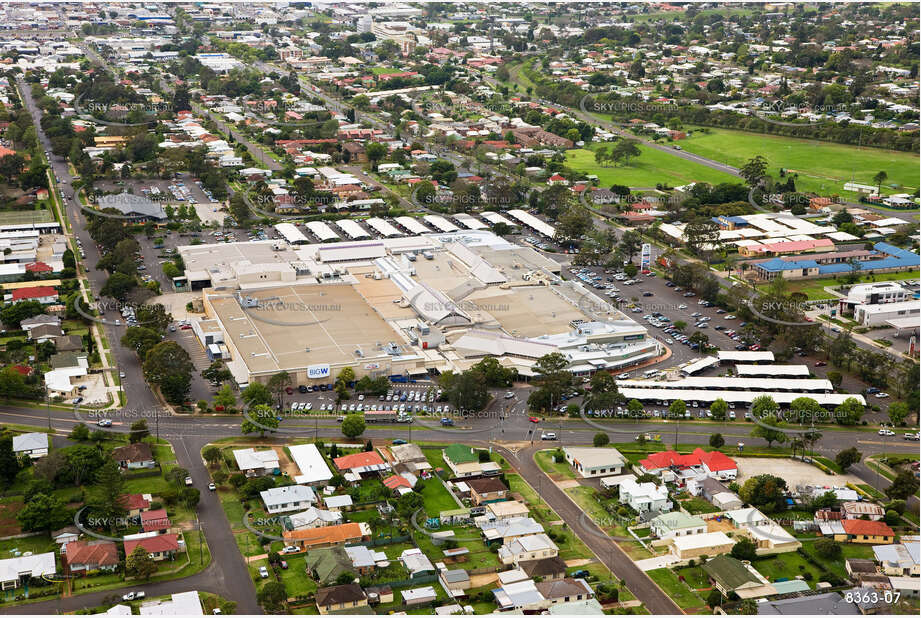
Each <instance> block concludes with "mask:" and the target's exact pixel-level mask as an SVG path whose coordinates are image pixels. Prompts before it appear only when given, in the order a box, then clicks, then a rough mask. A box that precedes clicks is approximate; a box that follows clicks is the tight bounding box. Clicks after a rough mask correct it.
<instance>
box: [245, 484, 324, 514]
mask: <svg viewBox="0 0 921 618" xmlns="http://www.w3.org/2000/svg"><path fill="white" fill-rule="evenodd" d="M259 495H260V496H261V497H262V501H263V502H264V503H265V510H266V511H267V512H269V513H285V512H287V511H298V510H301V509H307V508H309V507H310V506H312V505H314V504H316V503H317V494H316V493H315V492H314V491H313V489H312V488H310V487H309V486H307V485H288V486H286V487H272V488H271V489H267V490H265V491H261V492H259Z"/></svg>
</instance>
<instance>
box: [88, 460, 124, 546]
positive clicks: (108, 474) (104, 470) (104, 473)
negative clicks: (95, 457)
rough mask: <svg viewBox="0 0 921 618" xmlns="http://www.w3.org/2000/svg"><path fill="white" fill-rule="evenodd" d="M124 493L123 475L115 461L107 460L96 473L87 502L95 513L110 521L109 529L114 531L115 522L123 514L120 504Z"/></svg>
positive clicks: (122, 507)
mask: <svg viewBox="0 0 921 618" xmlns="http://www.w3.org/2000/svg"><path fill="white" fill-rule="evenodd" d="M124 493H125V477H124V475H123V474H122V472H121V470H120V469H119V467H118V464H117V463H115V462H114V461H107V462H106V463H105V464H104V465H103V466H102V467H101V468H100V469H99V471H98V472H97V473H96V484H95V485H93V487H92V488H91V490H90V496H89V500H88V502H89V504H90V506H91V507H92V509H93V513H94V514H95V515H97V516H99V517H101V518H103V520H104V521H106V520H108V521H109V522H110V524H109V526H108V527H109V530H112V531H114V530H115V528H116V522H117V521H118V520H119V518H121V517H124V516H125V513H126V511H125V507H124V506H123V505H122V496H123V495H124Z"/></svg>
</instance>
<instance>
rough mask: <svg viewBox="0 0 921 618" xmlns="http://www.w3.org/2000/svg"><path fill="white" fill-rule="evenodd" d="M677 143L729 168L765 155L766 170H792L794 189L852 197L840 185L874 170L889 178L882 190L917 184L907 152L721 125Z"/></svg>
mask: <svg viewBox="0 0 921 618" xmlns="http://www.w3.org/2000/svg"><path fill="white" fill-rule="evenodd" d="M679 143H680V144H681V147H682V148H683V149H685V150H687V151H688V152H693V153H695V154H699V155H701V156H702V157H707V158H708V159H713V160H715V161H720V162H721V163H728V164H729V165H732V166H734V167H741V166H743V165H745V163H746V162H747V161H748V160H749V159H751V158H752V157H754V156H755V155H757V154H760V155H761V156H763V157H764V158H765V159H767V161H768V173H769V174H771V176H773V177H774V178H777V177H778V175H779V170H780V168H781V167H783V168H786V169H788V170H795V171H796V172H797V174H798V175H799V177H798V179H797V181H796V188H797V189H799V190H800V191H814V192H816V193H819V194H825V195H831V194H835V193H837V194H839V195H842V196H845V197H849V198H856V195H855V194H852V193H845V191H844V183H846V182H850V181H854V182H859V183H861V184H867V185H873V184H876V183H874V182H873V176H874V175H876V173H877V172H880V171H885V172H886V174H888V176H889V178H888V180H886V182H885V183H883V193H884V194H887V193H913V192H914V191H916V190H917V187H918V163H919V159H918V156H917V155H914V154H911V153H908V152H898V151H894V150H881V149H879V148H857V147H856V146H845V145H842V144H832V143H829V142H819V141H812V140H805V139H795V138H790V137H777V136H770V135H762V134H758V133H748V132H745V131H730V130H726V129H710V132H709V133H708V134H703V133H698V132H696V131H695V132H694V133H693V134H692V135H691V136H690V137H689V138H687V139H684V140H681V141H680V142H679ZM891 185H896V186H895V187H892V186H891Z"/></svg>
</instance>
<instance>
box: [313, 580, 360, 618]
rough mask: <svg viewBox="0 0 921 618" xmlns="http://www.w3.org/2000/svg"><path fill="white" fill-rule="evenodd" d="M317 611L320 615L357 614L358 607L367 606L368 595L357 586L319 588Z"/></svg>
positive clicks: (343, 585) (345, 585)
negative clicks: (334, 613)
mask: <svg viewBox="0 0 921 618" xmlns="http://www.w3.org/2000/svg"><path fill="white" fill-rule="evenodd" d="M316 600H317V609H318V610H319V611H320V613H321V614H329V613H333V612H343V613H357V612H356V611H355V610H356V608H359V607H366V606H367V605H368V595H367V594H365V591H364V590H362V588H361V586H359V585H358V584H342V585H340V586H329V587H327V588H320V589H319V590H317V594H316Z"/></svg>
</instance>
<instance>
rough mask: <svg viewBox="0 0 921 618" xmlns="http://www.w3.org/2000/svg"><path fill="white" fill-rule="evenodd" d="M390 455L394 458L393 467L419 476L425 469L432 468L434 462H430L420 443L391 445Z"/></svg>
mask: <svg viewBox="0 0 921 618" xmlns="http://www.w3.org/2000/svg"><path fill="white" fill-rule="evenodd" d="M390 455H391V457H392V458H393V467H394V468H395V469H397V470H399V471H400V472H410V473H412V474H415V475H417V476H418V475H420V474H421V473H422V472H423V471H426V470H431V469H432V464H430V463H429V462H428V459H427V458H426V457H425V453H423V452H422V449H421V448H420V447H419V445H418V444H398V445H394V446H391V447H390Z"/></svg>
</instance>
